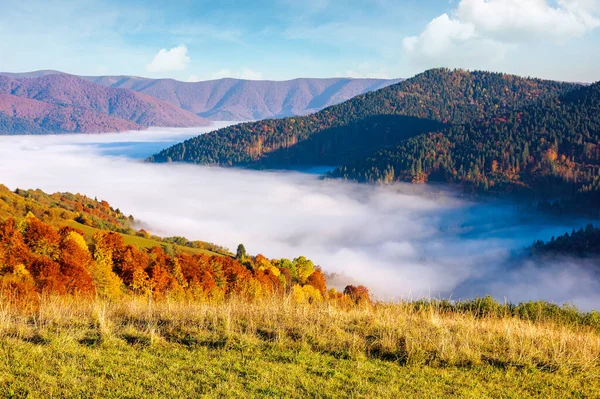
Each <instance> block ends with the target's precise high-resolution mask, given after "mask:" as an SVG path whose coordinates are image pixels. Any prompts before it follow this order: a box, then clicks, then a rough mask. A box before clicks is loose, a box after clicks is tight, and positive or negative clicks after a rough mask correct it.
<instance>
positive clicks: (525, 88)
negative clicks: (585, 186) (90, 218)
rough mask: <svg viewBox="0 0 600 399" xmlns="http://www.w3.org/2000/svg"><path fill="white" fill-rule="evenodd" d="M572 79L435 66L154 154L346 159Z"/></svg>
mask: <svg viewBox="0 0 600 399" xmlns="http://www.w3.org/2000/svg"><path fill="white" fill-rule="evenodd" d="M575 87H576V86H575V85H573V84H568V83H560V82H552V81H543V80H539V79H525V78H520V77H516V76H511V75H506V74H498V73H489V72H467V71H463V70H448V69H434V70H429V71H426V72H424V73H422V74H420V75H417V76H415V77H414V78H411V79H408V80H406V81H404V82H401V83H398V84H396V85H392V86H389V87H386V88H384V89H381V90H378V91H375V92H370V93H366V94H363V95H360V96H358V97H355V98H353V99H351V100H349V101H346V102H344V103H342V104H338V105H335V106H332V107H329V108H326V109H324V110H322V111H320V112H318V113H315V114H312V115H308V116H303V117H291V118H284V119H269V120H263V121H259V122H252V123H245V124H240V125H236V126H231V127H228V128H224V129H221V130H219V131H216V132H213V133H209V134H206V135H202V136H198V137H196V138H193V139H190V140H188V141H185V142H184V143H181V144H178V145H175V146H173V147H171V148H168V149H165V150H163V151H162V152H160V153H159V154H156V155H154V156H153V157H151V158H150V160H151V161H154V162H191V163H198V164H212V165H223V166H232V165H234V166H250V167H259V168H264V167H294V166H298V165H342V164H344V163H348V162H352V161H355V160H358V159H360V158H362V157H365V156H367V155H369V154H371V153H373V152H375V151H377V150H380V149H382V148H385V147H388V146H394V145H397V144H399V143H401V142H402V141H403V140H406V139H409V138H411V137H414V136H417V135H419V134H423V133H428V132H431V131H437V130H441V129H443V128H444V127H446V126H449V125H454V124H465V123H469V122H472V121H475V120H479V119H483V118H489V117H493V116H495V115H502V114H505V113H507V112H510V111H512V110H514V109H516V108H520V107H523V106H525V105H528V104H531V103H533V102H535V101H537V100H539V99H545V98H551V97H556V96H558V95H560V94H563V93H566V92H568V91H570V90H572V89H573V88H575Z"/></svg>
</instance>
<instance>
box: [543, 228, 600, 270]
mask: <svg viewBox="0 0 600 399" xmlns="http://www.w3.org/2000/svg"><path fill="white" fill-rule="evenodd" d="M531 250H532V253H533V254H535V255H567V256H578V257H584V258H588V257H593V258H596V259H598V257H600V228H598V227H594V226H593V225H592V224H588V225H587V226H586V227H585V229H584V228H583V227H582V228H581V229H579V230H577V231H576V230H573V231H572V232H571V234H569V233H565V234H564V235H562V236H559V237H556V238H554V237H552V239H551V240H550V241H548V242H544V241H536V242H535V243H534V244H533V246H532V247H531ZM598 266H599V267H600V260H599V261H598ZM599 270H600V269H599Z"/></svg>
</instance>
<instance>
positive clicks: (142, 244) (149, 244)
mask: <svg viewBox="0 0 600 399" xmlns="http://www.w3.org/2000/svg"><path fill="white" fill-rule="evenodd" d="M62 224H63V225H65V226H70V227H73V228H76V229H79V230H81V231H83V233H84V234H85V235H86V237H88V238H90V237H92V236H93V235H94V234H96V233H98V232H105V231H103V230H99V229H96V228H94V227H90V226H86V225H83V224H81V223H77V222H76V221H74V220H67V221H65V222H64V223H62ZM120 235H121V236H122V237H123V239H124V240H125V244H127V245H135V246H137V247H138V248H148V249H150V248H153V247H157V246H161V245H164V246H171V245H172V244H167V243H162V242H158V241H154V240H151V239H149V238H144V237H139V236H132V235H128V234H120ZM175 248H177V249H178V250H180V251H183V252H189V253H193V254H205V255H209V256H211V255H219V256H222V254H219V253H216V252H212V251H208V250H205V249H199V248H191V247H185V246H183V245H175Z"/></svg>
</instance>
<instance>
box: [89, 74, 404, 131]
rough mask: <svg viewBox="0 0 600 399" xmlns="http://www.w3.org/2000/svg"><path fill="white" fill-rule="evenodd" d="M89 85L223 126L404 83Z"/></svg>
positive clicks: (130, 81) (305, 110) (126, 81)
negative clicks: (134, 95) (155, 101)
mask: <svg viewBox="0 0 600 399" xmlns="http://www.w3.org/2000/svg"><path fill="white" fill-rule="evenodd" d="M85 79H89V80H91V81H93V82H95V83H98V84H101V85H104V86H108V87H118V88H126V89H130V90H134V91H137V92H140V93H144V94H148V95H150V96H152V97H155V98H158V99H160V100H163V101H166V102H168V103H169V104H172V105H174V106H176V107H181V108H183V109H185V110H188V111H190V112H193V113H195V114H197V115H200V116H202V117H204V118H207V119H211V120H221V121H248V120H259V119H265V118H282V117H286V116H293V115H305V114H309V113H312V112H316V111H319V110H321V109H323V108H325V107H328V106H330V105H333V104H337V103H340V102H343V101H345V100H348V99H350V98H352V97H354V96H357V95H359V94H362V93H365V92H367V91H373V90H378V89H380V88H382V87H385V86H388V85H390V84H393V83H397V82H398V81H399V79H395V80H387V79H349V78H330V79H294V80H288V81H265V80H263V81H252V80H240V79H231V78H226V79H218V80H211V81H205V82H180V81H176V80H172V79H157V80H154V79H144V78H138V77H128V76H101V77H85Z"/></svg>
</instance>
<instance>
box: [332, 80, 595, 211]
mask: <svg viewBox="0 0 600 399" xmlns="http://www.w3.org/2000/svg"><path fill="white" fill-rule="evenodd" d="M599 116H600V83H596V84H593V85H591V86H585V87H580V88H578V89H576V90H573V91H571V92H569V93H567V94H564V95H561V96H558V97H555V98H546V99H542V100H540V101H538V102H536V103H535V104H532V105H529V106H526V107H523V108H521V109H518V110H514V111H511V112H506V113H504V114H498V115H496V116H495V117H493V118H487V119H483V120H479V121H476V122H474V123H470V124H463V125H455V126H452V127H449V128H446V129H440V130H438V131H435V132H431V133H428V134H424V135H420V136H418V137H414V138H411V139H409V140H406V141H404V142H403V143H401V144H400V145H398V146H395V147H391V148H386V149H383V150H381V151H379V152H377V153H375V154H373V155H370V156H368V157H365V158H364V159H362V160H359V161H356V162H353V163H350V164H348V165H345V166H342V167H339V168H337V169H336V170H335V171H333V172H332V173H330V174H329V176H330V177H341V178H345V179H351V180H356V181H360V182H383V183H389V182H393V181H409V182H411V181H412V182H431V181H438V182H448V183H461V184H462V185H463V186H465V187H466V188H467V189H468V190H469V191H476V192H482V191H489V192H497V193H505V192H513V191H519V192H523V193H527V194H534V195H535V196H537V197H542V198H555V199H556V198H561V201H559V202H557V204H558V205H556V204H555V206H554V208H558V209H555V210H558V211H561V210H564V208H573V207H580V208H584V209H592V210H596V211H597V210H598V209H599V208H600V207H599V204H600V201H599V200H600V197H599V195H598V193H599V190H598V189H599V188H600V180H599V179H600V117H599ZM550 208H552V207H550Z"/></svg>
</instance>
